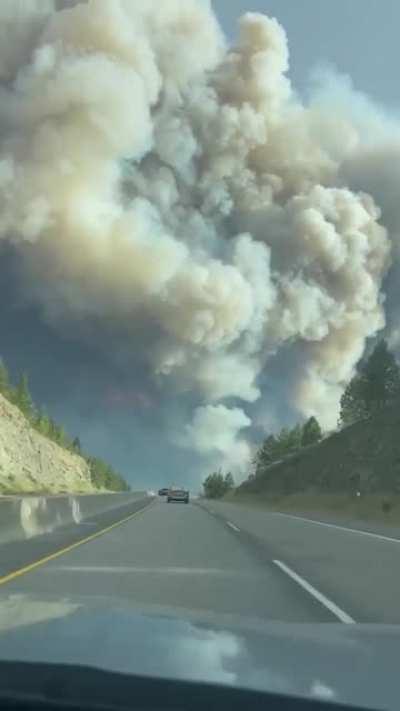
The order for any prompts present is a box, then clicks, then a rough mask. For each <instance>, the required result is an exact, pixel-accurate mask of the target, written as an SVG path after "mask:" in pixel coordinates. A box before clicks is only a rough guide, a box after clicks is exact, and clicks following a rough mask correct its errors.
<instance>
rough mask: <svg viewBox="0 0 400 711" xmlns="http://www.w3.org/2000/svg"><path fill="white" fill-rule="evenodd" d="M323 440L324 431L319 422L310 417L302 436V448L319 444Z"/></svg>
mask: <svg viewBox="0 0 400 711" xmlns="http://www.w3.org/2000/svg"><path fill="white" fill-rule="evenodd" d="M321 438H322V430H321V427H320V424H319V422H318V420H317V419H316V418H315V417H310V419H309V420H307V422H306V423H305V425H304V427H303V430H302V435H301V445H302V447H307V446H308V445H309V444H315V443H316V442H319V441H320V439H321Z"/></svg>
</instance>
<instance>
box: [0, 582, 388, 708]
mask: <svg viewBox="0 0 400 711" xmlns="http://www.w3.org/2000/svg"><path fill="white" fill-rule="evenodd" d="M399 648H400V627H395V626H394V627H389V626H378V625H377V626H375V625H338V624H318V625H308V624H298V625H294V624H285V623H276V622H273V623H272V622H271V623H264V622H262V621H260V620H248V619H246V620H244V621H242V620H237V619H233V618H231V617H223V616H220V615H218V617H213V616H210V615H204V614H203V615H188V614H187V613H186V612H185V613H182V612H179V613H177V612H176V610H175V611H170V610H164V609H160V608H157V609H155V608H151V609H145V610H140V611H137V610H136V609H135V608H134V607H132V605H131V604H130V603H129V602H126V603H125V602H123V601H121V600H116V601H114V600H112V599H108V598H107V599H102V598H98V599H95V600H93V599H90V600H87V599H79V598H77V599H70V598H65V599H63V600H59V599H57V600H56V599H51V598H46V599H42V598H41V599H37V598H33V597H28V596H25V595H12V596H9V597H5V598H2V600H1V603H0V660H7V661H10V660H13V661H25V662H31V661H34V662H46V663H64V664H78V665H85V666H92V667H96V668H101V669H105V670H108V671H117V672H122V673H130V674H136V675H144V676H153V677H159V678H168V679H179V680H193V681H204V682H213V683H221V684H225V685H229V686H238V687H247V688H251V689H255V690H262V691H264V690H267V691H272V692H279V693H286V694H290V695H302V696H306V697H318V698H323V699H329V700H332V701H342V702H348V703H353V704H358V705H359V706H364V707H366V708H372V707H375V708H382V709H383V708H389V709H397V707H398V653H399ZM0 691H1V689H0Z"/></svg>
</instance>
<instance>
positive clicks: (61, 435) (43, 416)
mask: <svg viewBox="0 0 400 711" xmlns="http://www.w3.org/2000/svg"><path fill="white" fill-rule="evenodd" d="M0 393H1V394H2V395H3V396H4V397H6V398H7V400H9V402H11V403H12V404H13V405H15V406H16V407H18V409H19V410H20V411H21V412H22V414H23V415H24V416H25V417H26V419H27V420H28V422H29V423H30V425H31V426H32V427H33V428H34V429H35V430H37V432H39V433H40V434H41V435H43V436H44V437H47V438H48V439H50V440H51V441H52V442H55V443H56V444H58V445H59V446H60V447H63V448H64V449H67V450H68V451H70V452H73V453H75V454H77V455H79V456H81V457H83V459H85V460H86V461H87V463H88V465H89V468H90V475H91V480H92V483H93V485H94V486H96V487H97V488H98V489H107V490H110V491H129V488H130V487H129V485H128V484H127V482H126V481H125V479H124V478H123V477H122V476H121V475H120V474H119V473H118V472H116V471H115V470H114V469H113V467H111V466H110V465H109V464H107V463H106V462H104V461H103V460H102V459H100V458H98V457H92V456H90V455H89V454H87V453H86V452H84V451H83V450H82V446H81V442H80V439H79V437H74V438H72V437H70V436H69V435H68V433H67V432H66V431H65V429H64V428H63V427H62V425H59V424H58V423H57V422H56V421H55V420H54V419H53V418H52V417H50V416H49V415H48V414H47V412H46V411H45V410H44V409H43V408H39V407H38V406H37V405H35V403H34V402H33V399H32V396H31V393H30V391H29V379H28V375H27V373H22V375H21V376H20V377H19V379H18V381H17V383H16V384H15V385H14V384H13V383H12V382H11V379H10V376H9V373H8V370H7V367H6V365H5V363H4V362H3V361H0Z"/></svg>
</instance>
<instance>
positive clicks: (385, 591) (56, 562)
mask: <svg viewBox="0 0 400 711" xmlns="http://www.w3.org/2000/svg"><path fill="white" fill-rule="evenodd" d="M211 509H212V512H211V513H210V512H209V511H206V510H204V509H203V508H201V507H200V506H198V505H196V504H195V503H191V504H189V505H188V506H186V505H183V504H169V505H168V504H166V503H165V501H161V500H156V501H155V502H154V503H153V504H152V505H151V506H150V507H148V508H146V509H145V510H143V511H141V512H139V513H137V514H135V515H134V516H133V517H132V518H130V519H129V520H127V521H126V522H125V523H123V524H122V525H119V526H115V527H113V528H112V529H111V530H109V531H108V532H107V533H104V535H101V536H99V537H94V538H92V540H90V541H88V542H86V543H84V544H83V545H79V546H77V547H74V548H73V549H72V550H69V551H67V552H64V553H63V554H61V555H58V556H57V557H55V558H54V559H52V560H49V561H48V562H46V563H44V564H43V565H40V566H38V567H36V568H34V569H33V570H31V571H29V572H27V573H24V574H23V575H20V576H18V577H15V578H13V579H11V580H8V582H6V583H4V578H3V584H1V583H2V580H1V579H0V596H8V595H10V594H15V593H18V594H21V593H22V594H34V595H35V596H40V595H45V596H47V595H57V596H60V597H64V598H65V597H68V596H70V595H71V596H73V595H79V596H81V595H90V596H98V595H101V596H107V595H112V596H120V597H121V598H124V599H128V600H130V601H132V602H133V603H137V605H138V607H139V608H146V609H147V608H148V607H149V606H150V607H154V606H155V607H156V608H168V609H170V608H174V609H175V610H176V611H177V612H178V613H179V612H182V613H183V614H184V612H185V611H186V610H187V611H190V612H192V613H196V612H204V611H212V612H217V613H224V614H232V615H235V616H245V617H252V618H262V619H264V620H280V621H286V622H337V621H338V619H339V620H341V621H342V622H352V621H353V620H355V621H357V622H358V621H360V622H368V621H371V622H383V621H385V622H400V611H399V609H398V602H397V600H398V599H399V595H400V542H397V541H390V540H386V539H384V538H379V537H374V536H366V535H363V534H360V533H358V532H351V531H346V530H341V529H339V528H335V527H329V526H320V525H318V524H316V523H314V522H311V521H304V520H298V519H294V518H293V517H289V516H281V515H279V514H270V513H266V512H262V511H255V510H254V509H246V508H245V507H243V506H234V505H230V504H225V503H222V504H221V503H217V504H212V506H211ZM115 515H116V514H114V516H115ZM125 515H126V514H125ZM108 523H110V521H108ZM93 526H94V532H95V533H96V532H97V530H98V529H97V528H95V523H94V524H93ZM90 534H91V531H90V528H89V529H88V530H87V531H86V532H85V535H86V536H87V535H90ZM92 535H93V534H92ZM69 536H71V533H68V532H64V533H58V534H57V537H56V538H57V545H55V548H54V550H55V549H59V548H60V546H61V544H62V546H66V545H68V543H69V538H68V537H69ZM75 540H76V538H75ZM71 542H72V541H71ZM50 543H51V541H50V540H47V549H46V550H47V554H48V553H49V550H48V548H49V545H50ZM24 545H25V546H26V547H27V548H26V550H28V549H29V550H30V555H31V556H33V555H34V552H35V550H36V548H35V546H36V547H37V545H38V543H37V542H31V543H26V544H24ZM62 546H61V547H62ZM38 550H39V549H38ZM7 555H8V559H7V561H8V562H7V565H8V566H9V565H10V560H9V555H10V550H8V554H7ZM2 556H4V549H2V547H0V568H1V565H2ZM38 557H40V556H39V555H38ZM26 562H27V561H25V563H26Z"/></svg>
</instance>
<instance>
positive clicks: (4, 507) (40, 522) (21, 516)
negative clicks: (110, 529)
mask: <svg viewBox="0 0 400 711" xmlns="http://www.w3.org/2000/svg"><path fill="white" fill-rule="evenodd" d="M146 497H148V493H147V492H146V491H136V492H126V493H123V494H82V495H60V496H15V497H4V498H0V544H2V543H9V542H10V541H19V540H26V539H29V538H33V537H34V536H40V535H41V534H43V533H50V532H51V531H54V530H55V529H56V528H58V527H60V526H66V525H68V524H74V523H75V524H79V523H81V522H82V521H85V519H88V518H91V517H92V516H96V514H100V513H103V512H104V511H111V510H112V509H117V508H121V507H123V506H126V505H127V504H129V503H130V502H131V501H132V502H133V501H137V500H138V499H145V498H146Z"/></svg>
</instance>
